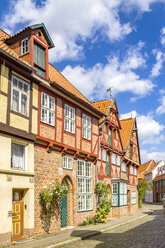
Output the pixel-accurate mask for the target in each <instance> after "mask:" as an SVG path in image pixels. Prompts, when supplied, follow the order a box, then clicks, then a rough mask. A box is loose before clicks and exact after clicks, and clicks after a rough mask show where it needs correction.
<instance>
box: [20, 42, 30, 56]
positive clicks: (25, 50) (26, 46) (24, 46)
mask: <svg viewBox="0 0 165 248" xmlns="http://www.w3.org/2000/svg"><path fill="white" fill-rule="evenodd" d="M28 52H29V39H28V38H26V39H24V40H22V41H21V55H24V54H26V53H28Z"/></svg>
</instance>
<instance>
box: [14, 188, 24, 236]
mask: <svg viewBox="0 0 165 248" xmlns="http://www.w3.org/2000/svg"><path fill="white" fill-rule="evenodd" d="M22 236H23V192H21V191H13V201H12V240H17V239H19V238H21V237H22Z"/></svg>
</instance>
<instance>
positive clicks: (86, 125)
mask: <svg viewBox="0 0 165 248" xmlns="http://www.w3.org/2000/svg"><path fill="white" fill-rule="evenodd" d="M82 137H83V138H84V139H87V140H91V117H89V116H88V115H86V114H83V115H82Z"/></svg>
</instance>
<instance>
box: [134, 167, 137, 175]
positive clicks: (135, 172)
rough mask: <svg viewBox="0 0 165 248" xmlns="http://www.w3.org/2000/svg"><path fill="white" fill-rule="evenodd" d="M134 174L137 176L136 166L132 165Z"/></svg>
mask: <svg viewBox="0 0 165 248" xmlns="http://www.w3.org/2000/svg"><path fill="white" fill-rule="evenodd" d="M134 176H137V168H136V167H134Z"/></svg>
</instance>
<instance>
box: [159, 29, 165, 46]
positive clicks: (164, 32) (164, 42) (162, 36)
mask: <svg viewBox="0 0 165 248" xmlns="http://www.w3.org/2000/svg"><path fill="white" fill-rule="evenodd" d="M160 42H161V44H162V45H163V46H164V45H165V27H163V28H162V29H161V30H160Z"/></svg>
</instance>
